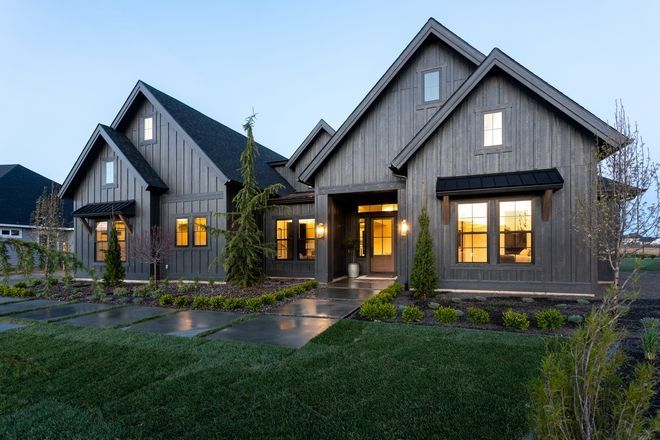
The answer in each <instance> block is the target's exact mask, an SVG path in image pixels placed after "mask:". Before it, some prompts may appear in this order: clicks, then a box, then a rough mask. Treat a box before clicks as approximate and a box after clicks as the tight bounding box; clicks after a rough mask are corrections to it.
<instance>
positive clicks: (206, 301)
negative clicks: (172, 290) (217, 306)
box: [192, 295, 211, 309]
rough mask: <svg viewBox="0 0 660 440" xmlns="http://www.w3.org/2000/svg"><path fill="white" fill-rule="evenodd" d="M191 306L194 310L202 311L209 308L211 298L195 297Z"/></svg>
mask: <svg viewBox="0 0 660 440" xmlns="http://www.w3.org/2000/svg"><path fill="white" fill-rule="evenodd" d="M192 306H193V308H195V309H203V308H206V307H210V306H211V298H209V297H208V296H204V295H196V296H195V298H193V302H192Z"/></svg>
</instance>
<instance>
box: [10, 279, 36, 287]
mask: <svg viewBox="0 0 660 440" xmlns="http://www.w3.org/2000/svg"><path fill="white" fill-rule="evenodd" d="M41 283H42V281H41V280H40V279H38V278H37V279H36V280H32V281H31V282H30V287H39V286H41ZM16 284H18V283H16Z"/></svg>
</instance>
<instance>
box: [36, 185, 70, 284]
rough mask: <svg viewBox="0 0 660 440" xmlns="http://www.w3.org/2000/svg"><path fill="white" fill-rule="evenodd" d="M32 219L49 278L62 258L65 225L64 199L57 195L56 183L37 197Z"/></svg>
mask: <svg viewBox="0 0 660 440" xmlns="http://www.w3.org/2000/svg"><path fill="white" fill-rule="evenodd" d="M31 221H32V225H34V226H35V229H34V231H35V234H36V237H37V243H38V249H37V251H38V253H39V256H40V258H41V265H42V269H43V270H44V272H45V275H46V279H48V278H50V275H51V273H52V272H53V271H54V270H55V268H56V267H57V264H58V262H59V261H60V260H61V258H60V249H59V245H60V243H61V241H62V227H63V226H64V217H63V215H62V199H60V198H59V196H58V195H57V191H56V190H55V186H54V185H53V186H51V188H50V191H48V190H46V189H44V192H43V194H41V196H39V198H38V199H37V202H36V206H35V209H34V211H33V212H32V218H31ZM45 288H46V289H48V283H45Z"/></svg>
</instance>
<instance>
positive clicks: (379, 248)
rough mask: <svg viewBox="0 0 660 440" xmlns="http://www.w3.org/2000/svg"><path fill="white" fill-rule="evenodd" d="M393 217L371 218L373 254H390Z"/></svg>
mask: <svg viewBox="0 0 660 440" xmlns="http://www.w3.org/2000/svg"><path fill="white" fill-rule="evenodd" d="M393 225H394V219H391V218H379V219H373V221H372V223H371V228H372V231H371V238H372V240H373V255H392V230H393Z"/></svg>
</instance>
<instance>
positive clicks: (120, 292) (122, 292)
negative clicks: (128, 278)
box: [112, 287, 130, 296]
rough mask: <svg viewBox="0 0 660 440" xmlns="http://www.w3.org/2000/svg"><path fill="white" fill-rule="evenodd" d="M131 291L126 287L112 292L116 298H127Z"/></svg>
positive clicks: (117, 288) (116, 288)
mask: <svg viewBox="0 0 660 440" xmlns="http://www.w3.org/2000/svg"><path fill="white" fill-rule="evenodd" d="M129 293H130V291H129V290H128V289H127V288H126V287H115V290H113V291H112V294H113V295H114V296H126V295H128V294H129Z"/></svg>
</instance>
